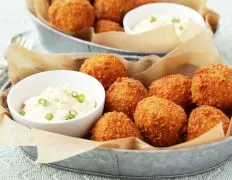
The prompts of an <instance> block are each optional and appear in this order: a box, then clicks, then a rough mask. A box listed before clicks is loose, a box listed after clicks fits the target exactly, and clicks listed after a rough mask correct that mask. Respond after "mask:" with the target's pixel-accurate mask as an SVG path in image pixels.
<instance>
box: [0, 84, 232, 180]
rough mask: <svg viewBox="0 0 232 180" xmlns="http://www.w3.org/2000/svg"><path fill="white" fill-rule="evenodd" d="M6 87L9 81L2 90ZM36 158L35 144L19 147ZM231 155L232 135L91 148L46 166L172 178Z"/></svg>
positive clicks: (210, 166) (198, 170) (110, 174)
mask: <svg viewBox="0 0 232 180" xmlns="http://www.w3.org/2000/svg"><path fill="white" fill-rule="evenodd" d="M9 86H10V83H9V81H8V82H6V83H5V84H4V85H3V89H2V90H4V89H6V88H7V87H9ZM64 146H65V145H64ZM21 149H22V150H23V151H24V152H25V153H26V154H27V155H28V156H29V157H31V158H32V159H36V156H37V150H36V147H21ZM230 158H232V137H230V138H227V139H225V140H222V141H218V142H215V143H212V144H207V145H202V146H198V147H195V148H183V149H176V150H157V151H137V150H118V149H112V150H109V149H103V148H99V149H95V150H93V151H90V152H86V153H83V154H81V155H77V156H74V157H72V158H68V159H66V160H63V161H59V162H56V163H52V164H48V165H50V166H53V167H56V168H60V169H66V170H71V171H76V172H81V173H87V174H92V175H100V176H107V177H113V178H131V179H135V178H136V179H150V178H151V179H152V178H174V177H182V176H190V175H195V174H199V173H202V172H205V171H208V170H211V169H214V168H217V167H218V166H221V165H222V164H223V163H224V162H226V161H227V160H228V159H230Z"/></svg>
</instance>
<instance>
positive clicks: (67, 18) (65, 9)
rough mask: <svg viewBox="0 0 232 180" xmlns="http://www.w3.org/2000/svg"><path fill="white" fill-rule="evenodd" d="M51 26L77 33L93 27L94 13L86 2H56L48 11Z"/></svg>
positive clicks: (66, 0)
mask: <svg viewBox="0 0 232 180" xmlns="http://www.w3.org/2000/svg"><path fill="white" fill-rule="evenodd" d="M48 18H49V21H50V23H51V24H52V25H54V26H55V27H57V28H58V29H61V30H63V31H68V32H77V31H80V30H82V29H84V28H88V27H91V26H93V23H94V19H95V12H94V8H93V6H92V5H91V4H90V2H89V1H87V0H84V1H83V0H56V1H54V2H53V3H52V4H51V6H50V7H49V10H48Z"/></svg>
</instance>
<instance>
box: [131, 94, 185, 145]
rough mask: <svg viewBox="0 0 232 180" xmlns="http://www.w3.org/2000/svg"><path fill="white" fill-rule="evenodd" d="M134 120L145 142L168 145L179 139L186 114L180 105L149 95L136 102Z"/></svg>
mask: <svg viewBox="0 0 232 180" xmlns="http://www.w3.org/2000/svg"><path fill="white" fill-rule="evenodd" d="M134 120H135V124H136V125H137V127H138V128H139V130H140V133H141V135H142V136H143V137H144V140H145V141H147V143H149V144H151V145H153V146H155V147H168V146H172V145H175V144H177V143H178V142H179V141H180V138H181V136H182V132H183V128H184V126H185V124H186V122H187V115H186V113H185V111H184V109H183V108H182V107H181V106H179V105H177V104H175V103H173V102H171V101H169V100H166V99H163V98H159V97H156V96H151V97H148V98H145V99H144V100H142V101H140V102H139V103H138V105H137V107H136V110H135V114H134Z"/></svg>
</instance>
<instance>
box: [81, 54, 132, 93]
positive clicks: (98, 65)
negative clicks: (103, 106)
mask: <svg viewBox="0 0 232 180" xmlns="http://www.w3.org/2000/svg"><path fill="white" fill-rule="evenodd" d="M80 71H81V72H83V73H86V74H89V75H91V76H93V77H95V78H96V79H97V80H99V81H100V82H101V83H102V85H103V86H104V88H105V89H108V88H109V87H110V85H111V84H112V83H113V82H114V81H115V80H116V79H117V78H118V77H124V76H126V74H127V72H126V67H125V65H124V64H123V63H122V61H121V60H120V58H119V57H117V56H115V55H111V54H96V55H93V56H91V57H89V58H88V59H86V60H85V62H84V63H83V64H82V66H81V68H80Z"/></svg>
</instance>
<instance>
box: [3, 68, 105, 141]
mask: <svg viewBox="0 0 232 180" xmlns="http://www.w3.org/2000/svg"><path fill="white" fill-rule="evenodd" d="M104 102H105V90H104V88H103V86H102V85H101V83H100V82H99V81H98V80H96V79H95V78H93V77H92V76H89V75H87V74H84V73H81V72H76V71H68V70H57V71H47V72H42V73H38V74H35V75H32V76H29V77H27V78H25V79H23V80H22V81H20V82H18V83H17V84H16V85H14V86H13V87H12V88H11V90H10V92H9V95H8V98H7V104H8V107H9V110H10V113H11V115H12V117H13V119H14V120H15V121H17V122H19V123H21V124H24V125H26V126H28V127H31V128H37V129H42V130H46V131H50V132H55V133H60V134H64V135H68V136H74V137H83V136H84V135H85V134H86V133H87V132H88V131H89V129H90V127H91V126H92V124H93V123H94V122H95V121H96V120H97V119H98V118H100V117H101V115H102V113H103V109H104Z"/></svg>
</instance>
